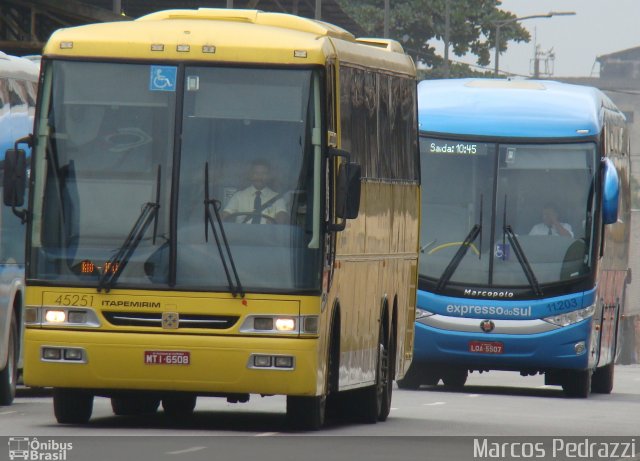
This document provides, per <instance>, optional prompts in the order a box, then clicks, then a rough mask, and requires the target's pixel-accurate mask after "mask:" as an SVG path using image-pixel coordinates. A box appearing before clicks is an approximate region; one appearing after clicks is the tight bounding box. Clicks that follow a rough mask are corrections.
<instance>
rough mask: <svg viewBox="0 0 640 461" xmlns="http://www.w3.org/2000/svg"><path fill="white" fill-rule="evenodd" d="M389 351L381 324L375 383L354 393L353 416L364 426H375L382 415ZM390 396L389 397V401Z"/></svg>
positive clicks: (387, 375) (387, 376)
mask: <svg viewBox="0 0 640 461" xmlns="http://www.w3.org/2000/svg"><path fill="white" fill-rule="evenodd" d="M389 377H390V374H389V349H388V348H387V344H386V341H385V336H384V329H383V327H382V322H381V323H380V332H379V333H378V358H377V361H376V381H375V384H374V385H373V386H369V387H365V388H363V389H360V390H357V391H355V393H356V401H355V402H354V403H355V404H356V405H357V406H356V408H355V415H356V417H357V419H358V420H360V421H361V422H363V423H366V424H375V423H376V422H378V420H379V418H380V416H381V415H382V414H383V404H384V400H385V393H386V392H387V389H388V380H389ZM390 399H391V396H389V400H390Z"/></svg>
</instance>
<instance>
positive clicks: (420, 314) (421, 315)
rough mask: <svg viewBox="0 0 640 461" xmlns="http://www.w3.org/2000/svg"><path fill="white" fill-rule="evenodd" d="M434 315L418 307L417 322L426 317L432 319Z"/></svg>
mask: <svg viewBox="0 0 640 461" xmlns="http://www.w3.org/2000/svg"><path fill="white" fill-rule="evenodd" d="M432 315H433V312H429V311H427V310H424V309H420V308H417V307H416V320H418V319H421V318H424V317H430V316H432Z"/></svg>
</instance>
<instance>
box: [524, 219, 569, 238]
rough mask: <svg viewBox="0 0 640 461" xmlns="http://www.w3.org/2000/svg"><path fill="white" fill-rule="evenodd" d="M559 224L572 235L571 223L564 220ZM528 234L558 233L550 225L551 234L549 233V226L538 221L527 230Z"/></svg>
mask: <svg viewBox="0 0 640 461" xmlns="http://www.w3.org/2000/svg"><path fill="white" fill-rule="evenodd" d="M560 225H561V226H562V227H564V228H565V230H566V231H567V232H569V234H570V235H571V237H573V229H572V228H571V224H568V223H566V222H561V223H560ZM529 235H560V234H558V231H556V230H555V228H553V227H551V234H549V226H547V225H546V224H545V223H538V224H536V225H535V226H533V227H532V228H531V230H530V231H529Z"/></svg>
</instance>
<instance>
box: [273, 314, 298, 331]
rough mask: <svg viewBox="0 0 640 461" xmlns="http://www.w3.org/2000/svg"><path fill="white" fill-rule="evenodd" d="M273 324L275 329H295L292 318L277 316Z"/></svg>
mask: <svg viewBox="0 0 640 461" xmlns="http://www.w3.org/2000/svg"><path fill="white" fill-rule="evenodd" d="M275 324H276V330H277V331H294V330H295V329H296V321H295V320H294V319H292V318H286V317H284V318H277V319H276V322H275Z"/></svg>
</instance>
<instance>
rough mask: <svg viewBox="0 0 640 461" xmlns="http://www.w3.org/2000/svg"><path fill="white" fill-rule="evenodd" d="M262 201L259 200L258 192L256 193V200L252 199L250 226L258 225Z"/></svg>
mask: <svg viewBox="0 0 640 461" xmlns="http://www.w3.org/2000/svg"><path fill="white" fill-rule="evenodd" d="M260 208H262V199H261V198H260V191H259V190H257V191H256V198H254V199H253V218H251V224H260V221H261V218H262V216H261V215H262V211H261V210H260Z"/></svg>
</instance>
